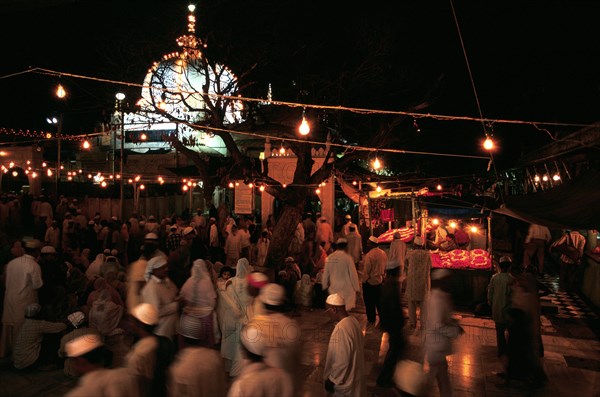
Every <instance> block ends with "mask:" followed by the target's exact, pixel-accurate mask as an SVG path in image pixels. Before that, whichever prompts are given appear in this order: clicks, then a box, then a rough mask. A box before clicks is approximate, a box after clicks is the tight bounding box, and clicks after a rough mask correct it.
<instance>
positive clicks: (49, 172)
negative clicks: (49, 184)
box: [47, 168, 52, 176]
mask: <svg viewBox="0 0 600 397" xmlns="http://www.w3.org/2000/svg"><path fill="white" fill-rule="evenodd" d="M47 174H48V176H52V170H51V169H50V168H48V172H47Z"/></svg>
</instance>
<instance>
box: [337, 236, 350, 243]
mask: <svg viewBox="0 0 600 397" xmlns="http://www.w3.org/2000/svg"><path fill="white" fill-rule="evenodd" d="M335 243H336V244H348V240H347V239H346V238H344V237H340V238H338V239H337V241H336V242H335Z"/></svg>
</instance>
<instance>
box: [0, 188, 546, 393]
mask: <svg viewBox="0 0 600 397" xmlns="http://www.w3.org/2000/svg"><path fill="white" fill-rule="evenodd" d="M11 205H12V204H11ZM15 205H16V204H15ZM29 208H30V210H31V218H30V221H31V225H30V226H31V228H30V229H31V230H32V233H33V236H32V238H28V239H24V240H23V239H21V238H18V237H20V236H16V235H13V236H12V240H10V243H9V244H7V247H9V252H6V253H5V257H6V261H5V263H6V265H5V268H4V271H3V272H2V277H3V282H2V286H4V287H5V291H4V294H3V297H4V300H3V305H2V307H3V313H2V335H1V340H0V356H2V357H10V358H11V360H12V365H13V366H14V367H15V368H17V369H19V370H21V369H31V368H34V369H44V368H56V367H57V366H60V367H62V368H64V372H65V374H66V375H67V376H71V377H81V378H80V380H79V383H78V385H77V387H76V388H75V389H73V390H72V391H71V392H70V393H69V395H70V396H84V395H86V396H87V395H97V396H102V395H110V396H113V395H123V396H136V395H140V396H146V395H152V396H165V395H171V396H178V395H189V396H192V395H193V396H213V395H229V396H293V395H299V394H301V392H302V383H303V379H301V378H300V377H299V374H300V371H299V365H300V362H301V360H300V354H301V350H302V346H301V337H300V326H299V325H298V323H297V322H296V320H295V315H297V313H298V308H299V307H302V306H305V307H311V308H324V309H326V310H325V311H326V312H327V313H328V314H329V315H330V317H331V320H332V321H334V322H335V328H334V330H333V333H332V335H331V339H330V343H329V348H328V351H327V358H326V362H325V369H324V382H323V387H324V389H325V391H326V392H330V393H333V394H334V395H340V396H341V395H347V396H364V395H366V387H365V374H364V369H365V367H364V351H363V329H362V326H361V324H359V322H358V320H357V318H356V317H355V316H353V315H352V313H353V311H354V309H355V307H356V306H357V300H362V301H364V305H365V309H366V317H367V324H366V329H367V331H369V330H370V329H373V328H374V327H375V326H376V324H377V320H379V322H378V325H379V328H380V330H381V331H383V332H387V333H388V336H389V338H388V342H389V349H388V350H387V352H386V357H385V360H384V363H383V366H382V368H381V372H380V374H379V376H378V378H377V384H378V385H379V386H382V387H390V386H393V385H394V370H395V368H396V364H397V363H398V362H399V360H401V359H402V357H403V356H404V354H405V345H406V342H405V339H404V338H405V334H406V332H407V330H408V332H412V330H415V332H421V333H422V335H423V337H424V344H423V347H424V349H423V350H424V361H425V367H426V368H428V369H429V373H430V375H431V377H432V378H435V379H436V380H437V384H438V387H439V390H440V395H442V396H450V395H452V387H451V385H450V378H449V375H448V364H447V361H446V357H447V356H448V355H449V354H451V353H452V341H453V340H454V339H456V338H457V337H458V336H460V334H461V333H462V328H460V326H459V325H458V323H457V321H455V320H454V318H453V316H452V313H453V309H452V298H451V295H450V288H449V285H450V284H449V279H450V276H451V273H450V272H449V271H448V270H444V269H439V270H433V271H432V267H431V257H430V255H429V251H428V250H427V248H428V246H429V245H430V242H428V239H427V236H425V237H426V238H421V237H420V236H416V237H415V239H414V241H413V244H412V245H411V246H409V245H407V244H406V243H404V242H403V241H402V240H401V238H400V237H401V236H400V234H398V233H396V234H395V235H394V236H393V237H394V239H393V241H392V243H391V244H390V246H389V249H388V250H383V249H382V248H381V247H380V246H379V243H378V239H377V238H376V237H374V236H370V237H368V238H364V237H363V236H361V235H360V234H359V232H358V228H357V226H356V224H354V223H353V222H352V218H351V217H350V216H349V215H348V216H347V217H346V223H345V224H344V225H343V226H342V228H341V230H340V232H338V233H335V234H334V231H333V228H332V226H331V225H330V224H329V222H328V221H327V219H326V218H325V217H321V216H319V215H320V214H317V216H316V217H313V216H312V214H311V213H307V214H305V216H304V217H303V220H302V221H301V222H300V223H299V224H298V225H297V227H296V229H295V230H294V234H293V237H292V241H291V243H290V245H289V247H288V255H289V256H288V257H287V258H286V259H285V260H284V261H283V263H281V264H280V265H279V266H277V267H276V269H275V270H276V272H275V274H274V277H273V276H271V279H270V278H269V277H268V276H267V274H265V273H263V272H261V271H260V270H263V269H265V266H266V258H267V253H268V251H269V246H270V242H271V236H272V233H273V227H274V222H275V221H274V220H273V218H272V217H270V220H269V222H268V223H267V227H265V228H264V229H261V228H260V227H259V226H258V225H256V224H255V222H254V220H253V218H252V217H239V218H237V219H234V218H233V217H232V216H228V215H227V214H226V213H224V212H222V211H220V210H217V209H215V208H214V207H213V208H211V210H210V211H209V212H208V213H202V212H201V211H198V212H197V213H196V214H194V215H193V216H189V217H181V216H172V217H165V218H163V219H157V218H156V217H155V216H153V215H148V216H141V215H139V214H136V213H133V214H132V216H131V217H129V219H127V220H120V219H118V218H117V217H114V216H113V217H111V218H110V219H103V218H102V217H101V215H100V214H98V213H96V214H94V215H90V214H87V213H86V211H84V210H83V209H82V208H80V207H79V206H78V202H77V201H76V200H75V199H71V200H69V199H67V198H64V197H61V198H60V200H59V202H58V203H57V205H56V206H52V205H51V204H50V202H49V200H48V199H47V198H45V197H41V198H39V199H34V200H33V201H32V202H31V203H30V205H29ZM9 219H10V218H2V222H5V223H4V225H5V226H6V227H8V225H7V223H6V222H12V221H10V220H9ZM20 219H22V218H20ZM7 220H8V221H7ZM20 225H21V226H20V227H22V226H23V222H20ZM26 226H27V225H25V227H26ZM3 230H8V229H3ZM437 234H438V233H436V235H437ZM365 237H366V236H365ZM429 237H430V238H432V239H433V240H434V241H436V240H439V241H438V243H437V244H444V243H446V242H448V241H449V240H448V239H447V236H441V235H440V237H439V239H438V237H435V236H433V237H432V236H429ZM451 240H452V242H453V243H455V242H456V243H457V244H461V245H462V244H465V239H464V236H462V235H460V233H459V234H458V239H457V238H456V236H452V238H451ZM466 243H468V241H467V242H466ZM509 268H510V261H509V260H507V259H506V258H503V259H501V260H500V264H499V269H500V272H499V273H498V274H496V275H495V276H494V277H493V278H492V280H491V282H490V286H489V294H488V300H489V305H490V306H491V308H492V316H493V319H494V321H495V322H496V328H497V335H498V349H499V350H498V352H499V357H502V358H503V360H505V363H506V372H505V373H503V374H502V375H503V376H505V377H506V378H507V379H511V378H514V377H516V375H517V374H518V375H519V376H523V374H525V377H526V378H527V380H530V381H532V382H533V383H540V382H543V381H545V378H544V376H545V375H544V374H543V370H541V366H540V365H539V356H540V354H541V353H542V352H543V346H542V345H541V337H540V333H539V302H537V306H536V300H535V299H536V298H537V288H536V287H535V285H534V283H535V276H534V275H532V272H531V267H529V268H527V269H528V271H526V272H525V273H524V274H517V272H516V271H514V270H513V272H512V274H511V273H509ZM516 268H517V267H514V269H516ZM534 291H535V293H534ZM403 294H405V297H406V300H407V302H408V314H409V315H408V323H405V319H404V315H403V309H402V303H401V296H402V295H403ZM417 310H418V312H417ZM536 310H537V311H536ZM418 314H419V315H418ZM536 330H537V331H536ZM506 334H508V337H507V336H506ZM525 347H526V348H525ZM523 366H527V371H529V372H527V371H525V369H524V368H523ZM227 377H229V379H227ZM108 379H110V381H108ZM206 379H210V380H211V381H210V382H206V381H205V380H206ZM228 385H230V387H228Z"/></svg>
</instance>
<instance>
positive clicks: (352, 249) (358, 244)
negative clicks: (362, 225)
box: [346, 226, 363, 268]
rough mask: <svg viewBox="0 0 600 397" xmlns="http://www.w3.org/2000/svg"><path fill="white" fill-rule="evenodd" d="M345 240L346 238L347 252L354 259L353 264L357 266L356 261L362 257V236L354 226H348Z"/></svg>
mask: <svg viewBox="0 0 600 397" xmlns="http://www.w3.org/2000/svg"><path fill="white" fill-rule="evenodd" d="M348 229H349V232H348V235H347V236H346V240H348V254H349V255H350V256H351V257H352V259H353V260H354V264H355V265H356V266H357V268H358V263H359V262H360V260H361V259H362V257H363V245H362V237H361V236H360V234H358V231H357V230H356V227H354V226H350V227H349V228H348Z"/></svg>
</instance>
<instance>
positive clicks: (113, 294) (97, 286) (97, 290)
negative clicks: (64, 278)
mask: <svg viewBox="0 0 600 397" xmlns="http://www.w3.org/2000/svg"><path fill="white" fill-rule="evenodd" d="M103 290H108V294H109V296H110V300H111V301H113V302H114V303H115V304H116V305H119V306H123V300H122V299H121V296H120V295H119V293H118V292H117V291H116V290H115V289H114V288H113V287H111V286H110V285H109V284H108V283H107V282H106V280H105V279H104V278H102V277H98V278H97V279H96V281H94V290H93V291H92V292H90V295H89V296H88V299H87V304H86V306H87V308H88V310H89V309H91V307H92V305H93V303H94V301H95V300H96V299H98V298H100V294H101V293H102V291H103Z"/></svg>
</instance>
